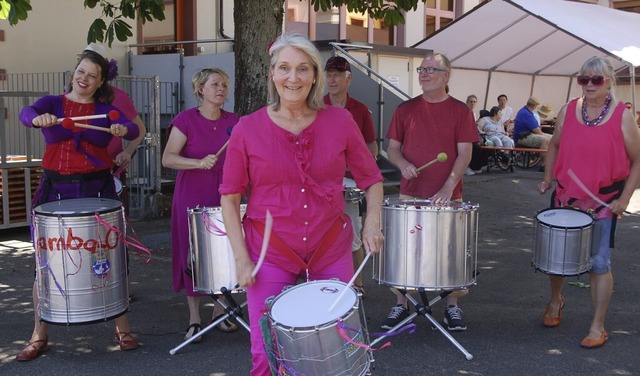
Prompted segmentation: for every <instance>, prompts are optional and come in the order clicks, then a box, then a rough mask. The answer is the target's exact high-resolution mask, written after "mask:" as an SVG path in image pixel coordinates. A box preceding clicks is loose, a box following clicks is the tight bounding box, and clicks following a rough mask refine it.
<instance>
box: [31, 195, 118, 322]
mask: <svg viewBox="0 0 640 376" xmlns="http://www.w3.org/2000/svg"><path fill="white" fill-rule="evenodd" d="M96 216H97V217H99V219H100V221H99V220H98V218H96ZM101 221H103V222H105V223H106V225H105V224H104V223H101ZM113 229H115V230H113ZM33 230H34V243H35V250H36V265H37V281H36V282H37V290H38V297H39V300H40V302H39V304H38V307H37V309H38V313H39V315H40V318H41V319H42V321H44V322H48V323H52V324H67V325H68V324H88V323H92V322H99V321H106V320H110V319H113V318H116V317H118V316H120V315H122V314H124V313H126V312H127V310H128V309H129V294H128V286H127V265H126V263H127V261H126V260H127V257H126V252H125V245H124V242H123V241H122V236H123V234H125V233H126V230H125V219H124V209H123V207H122V203H121V202H120V201H117V200H112V199H105V198H79V199H71V200H60V201H53V202H49V203H45V204H42V205H38V206H36V207H35V208H34V209H33Z"/></svg>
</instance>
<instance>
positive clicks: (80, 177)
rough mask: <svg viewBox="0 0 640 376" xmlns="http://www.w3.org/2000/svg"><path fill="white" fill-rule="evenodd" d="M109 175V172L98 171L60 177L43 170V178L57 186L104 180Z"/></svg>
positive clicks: (54, 172) (52, 172)
mask: <svg viewBox="0 0 640 376" xmlns="http://www.w3.org/2000/svg"><path fill="white" fill-rule="evenodd" d="M109 175H110V173H109V170H100V171H95V172H88V173H86V174H71V175H62V174H61V173H59V172H56V171H51V170H44V176H45V177H46V178H47V179H49V181H51V182H52V183H58V184H77V183H82V182H83V181H90V180H99V179H101V180H102V179H105V178H107V177H108V176H109Z"/></svg>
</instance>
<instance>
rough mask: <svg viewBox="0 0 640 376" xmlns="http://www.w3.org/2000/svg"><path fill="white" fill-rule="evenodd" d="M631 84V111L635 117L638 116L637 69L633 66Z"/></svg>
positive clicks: (631, 67)
mask: <svg viewBox="0 0 640 376" xmlns="http://www.w3.org/2000/svg"><path fill="white" fill-rule="evenodd" d="M629 83H630V84H631V110H632V111H633V114H634V115H635V114H636V67H634V66H633V64H629ZM634 118H635V116H634Z"/></svg>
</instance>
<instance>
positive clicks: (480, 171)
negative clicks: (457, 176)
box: [473, 169, 482, 174]
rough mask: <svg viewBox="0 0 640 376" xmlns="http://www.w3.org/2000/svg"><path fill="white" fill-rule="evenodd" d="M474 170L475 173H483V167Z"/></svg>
mask: <svg viewBox="0 0 640 376" xmlns="http://www.w3.org/2000/svg"><path fill="white" fill-rule="evenodd" d="M473 172H474V173H476V174H482V169H480V170H473Z"/></svg>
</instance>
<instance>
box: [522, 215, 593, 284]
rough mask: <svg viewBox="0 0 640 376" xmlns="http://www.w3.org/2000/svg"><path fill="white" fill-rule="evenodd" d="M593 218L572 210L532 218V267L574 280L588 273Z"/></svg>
mask: <svg viewBox="0 0 640 376" xmlns="http://www.w3.org/2000/svg"><path fill="white" fill-rule="evenodd" d="M592 232H593V218H592V217H591V216H590V215H589V214H587V213H585V212H583V211H581V210H576V209H567V208H555V209H546V210H543V211H541V212H540V213H538V215H536V222H535V237H534V241H533V250H534V257H533V266H534V267H535V268H536V269H538V270H541V271H543V272H545V273H547V274H552V275H564V276H574V275H580V274H582V273H585V272H587V271H588V270H589V258H590V256H591V244H592V235H593V234H592Z"/></svg>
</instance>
